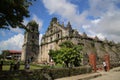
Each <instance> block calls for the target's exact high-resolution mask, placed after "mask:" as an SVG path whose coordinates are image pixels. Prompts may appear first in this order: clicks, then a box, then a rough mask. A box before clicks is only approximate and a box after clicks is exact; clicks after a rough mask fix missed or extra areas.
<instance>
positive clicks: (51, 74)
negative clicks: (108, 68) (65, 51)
mask: <svg viewBox="0 0 120 80" xmlns="http://www.w3.org/2000/svg"><path fill="white" fill-rule="evenodd" d="M90 72H92V69H91V67H90V66H84V67H83V66H82V67H73V68H55V69H50V68H44V69H36V70H19V71H12V72H9V71H2V72H1V73H0V79H1V80H54V79H57V78H62V77H68V76H73V75H80V74H85V73H90ZM6 75H7V77H6ZM13 78H14V79H13Z"/></svg>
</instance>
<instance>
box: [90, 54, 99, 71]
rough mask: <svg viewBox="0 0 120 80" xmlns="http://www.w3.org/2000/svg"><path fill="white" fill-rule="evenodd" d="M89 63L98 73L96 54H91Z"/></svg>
mask: <svg viewBox="0 0 120 80" xmlns="http://www.w3.org/2000/svg"><path fill="white" fill-rule="evenodd" d="M89 63H90V65H91V66H92V68H93V69H94V72H96V70H97V68H96V55H95V54H93V53H90V54H89Z"/></svg>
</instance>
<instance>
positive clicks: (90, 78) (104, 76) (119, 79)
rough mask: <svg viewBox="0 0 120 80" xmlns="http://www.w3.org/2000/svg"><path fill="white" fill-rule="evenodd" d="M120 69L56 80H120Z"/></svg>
mask: <svg viewBox="0 0 120 80" xmlns="http://www.w3.org/2000/svg"><path fill="white" fill-rule="evenodd" d="M119 75H120V67H117V68H114V69H111V70H110V71H109V72H105V71H98V72H96V73H91V74H82V75H77V76H71V77H64V78H59V79H55V80H120V76H119Z"/></svg>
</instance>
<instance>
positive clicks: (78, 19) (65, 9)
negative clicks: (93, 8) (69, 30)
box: [43, 0, 88, 25]
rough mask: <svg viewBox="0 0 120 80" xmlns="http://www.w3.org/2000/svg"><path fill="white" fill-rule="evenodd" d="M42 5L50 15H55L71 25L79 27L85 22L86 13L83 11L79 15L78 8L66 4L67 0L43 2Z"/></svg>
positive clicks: (68, 3) (46, 0)
mask: <svg viewBox="0 0 120 80" xmlns="http://www.w3.org/2000/svg"><path fill="white" fill-rule="evenodd" d="M43 4H44V5H45V7H46V8H47V9H48V12H49V13H50V14H57V15H59V16H61V17H62V18H65V19H67V20H68V21H71V22H72V23H75V24H76V23H77V24H79V25H81V24H83V23H84V21H86V19H85V18H86V15H87V14H88V12H87V11H84V12H83V13H81V14H79V11H78V10H77V9H78V6H77V5H75V4H72V3H70V2H68V0H43Z"/></svg>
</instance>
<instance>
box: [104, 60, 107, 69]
mask: <svg viewBox="0 0 120 80" xmlns="http://www.w3.org/2000/svg"><path fill="white" fill-rule="evenodd" d="M103 66H104V70H105V71H107V65H106V62H105V61H104V62H103Z"/></svg>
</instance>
